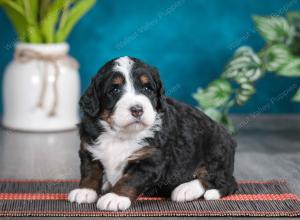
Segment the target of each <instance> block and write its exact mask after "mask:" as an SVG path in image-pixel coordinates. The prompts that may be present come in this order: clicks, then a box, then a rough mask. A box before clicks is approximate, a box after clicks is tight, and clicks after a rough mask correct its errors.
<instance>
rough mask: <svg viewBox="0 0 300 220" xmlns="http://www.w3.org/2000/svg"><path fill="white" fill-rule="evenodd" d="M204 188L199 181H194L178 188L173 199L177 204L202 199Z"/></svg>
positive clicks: (173, 193) (173, 194)
mask: <svg viewBox="0 0 300 220" xmlns="http://www.w3.org/2000/svg"><path fill="white" fill-rule="evenodd" d="M203 194H204V188H203V186H202V184H201V183H200V181H199V180H192V181H190V182H187V183H183V184H180V185H179V186H177V187H176V188H175V189H174V190H173V191H172V194H171V199H172V200H173V201H176V202H184V201H191V200H195V199H198V198H200V197H201V196H202V195H203Z"/></svg>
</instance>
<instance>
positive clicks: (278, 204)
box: [0, 179, 300, 217]
mask: <svg viewBox="0 0 300 220" xmlns="http://www.w3.org/2000/svg"><path fill="white" fill-rule="evenodd" d="M77 187H78V180H11V179H2V180H1V179H0V216H266V217H267V216H278V217H284V216H300V200H299V198H298V197H297V196H296V195H295V194H292V193H291V192H290V190H289V188H288V186H287V183H286V181H282V180H272V181H240V182H239V188H238V191H237V192H236V193H235V194H234V195H230V196H227V197H224V198H222V199H221V200H216V201H205V200H203V199H199V200H197V201H192V202H184V203H177V202H172V201H170V200H169V199H168V198H160V197H146V196H141V197H139V198H138V200H137V201H136V202H135V203H134V204H133V205H132V206H131V207H130V208H129V209H128V210H126V211H120V212H110V211H100V210H97V208H96V205H95V204H81V205H78V204H75V203H73V204H72V203H69V202H68V201H66V198H67V193H68V192H69V191H70V190H71V189H74V188H77Z"/></svg>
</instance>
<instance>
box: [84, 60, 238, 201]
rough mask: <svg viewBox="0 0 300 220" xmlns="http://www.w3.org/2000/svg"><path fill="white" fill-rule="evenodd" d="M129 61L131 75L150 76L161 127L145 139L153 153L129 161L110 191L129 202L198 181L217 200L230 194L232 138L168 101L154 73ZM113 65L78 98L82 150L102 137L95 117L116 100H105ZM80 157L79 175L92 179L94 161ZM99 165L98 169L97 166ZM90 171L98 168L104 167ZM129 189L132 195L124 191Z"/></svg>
mask: <svg viewBox="0 0 300 220" xmlns="http://www.w3.org/2000/svg"><path fill="white" fill-rule="evenodd" d="M131 59H132V60H134V62H135V66H134V68H135V70H139V69H142V70H143V71H144V72H145V71H146V73H147V74H149V75H150V76H151V82H150V83H152V84H153V94H147V96H148V97H149V99H150V100H151V102H152V104H153V106H154V107H155V109H156V110H157V112H159V113H160V115H161V119H162V126H161V129H160V130H159V131H157V132H156V133H155V135H154V137H153V138H146V140H145V141H146V142H147V143H148V144H147V146H146V147H151V148H152V149H153V150H152V151H151V153H150V154H145V156H143V157H140V159H139V158H137V159H135V160H130V161H129V162H128V164H127V166H126V168H125V169H124V171H123V177H122V178H121V179H120V180H119V181H118V182H117V184H116V185H115V186H113V188H112V191H113V192H116V193H118V194H124V195H126V196H129V197H130V198H132V199H134V198H135V197H136V196H138V195H140V194H141V193H146V192H151V193H156V194H159V195H164V196H167V195H170V192H171V191H172V190H173V189H174V188H175V187H176V186H178V185H180V184H182V183H184V182H188V181H191V180H193V179H196V178H198V179H199V180H200V181H201V182H202V183H203V185H204V186H205V187H206V189H218V190H219V192H220V194H221V196H225V195H228V194H231V193H233V192H234V191H235V190H236V188H237V184H236V182H235V179H234V177H233V170H234V154H235V148H236V142H235V141H234V140H233V138H232V137H231V136H230V135H229V134H228V132H227V131H226V129H225V128H224V127H223V126H221V125H219V124H217V123H216V122H215V121H213V120H211V119H210V118H209V117H208V116H206V115H205V114H204V113H202V112H201V111H200V110H198V109H196V108H194V107H191V106H189V105H186V104H184V103H181V102H179V101H176V100H174V99H171V98H169V97H166V96H165V95H164V89H163V86H162V83H161V81H160V78H159V74H158V71H157V70H156V69H155V68H153V67H150V66H149V65H147V64H145V63H143V62H142V61H140V60H138V59H136V58H131ZM113 61H114V60H112V61H110V62H108V63H107V64H106V65H105V66H104V67H103V68H101V69H100V70H99V72H98V74H97V75H96V76H95V78H94V79H93V81H92V84H91V86H90V87H89V89H88V90H87V92H86V93H85V94H84V95H83V97H82V98H81V101H80V106H81V109H82V111H83V113H84V115H83V118H82V122H81V123H80V125H79V128H80V137H81V141H82V143H83V145H84V144H89V145H92V144H93V143H94V142H95V141H96V139H97V138H98V137H99V136H101V134H103V133H104V132H105V130H104V128H103V127H102V126H101V124H100V123H99V122H98V119H99V116H100V115H101V113H102V112H103V111H104V110H106V111H109V112H112V111H113V107H114V104H115V103H116V102H117V100H118V97H114V98H112V97H109V96H107V95H106V94H107V93H108V90H107V89H108V87H109V83H108V82H109V80H110V78H111V77H113V76H112V74H110V71H111V68H112V66H113ZM82 152H86V153H89V152H88V151H87V150H86V149H85V148H84V147H82V149H81V162H82V167H81V172H82V173H83V174H82V177H83V178H84V177H85V176H90V175H89V174H86V173H87V172H90V173H91V172H94V171H93V170H92V169H91V166H92V165H93V166H94V164H93V163H94V161H92V159H91V157H89V156H87V155H86V154H84V153H82ZM97 163H99V164H101V162H100V161H97ZM94 167H97V168H99V169H100V168H101V167H102V166H101V165H99V166H94ZM94 173H95V172H94ZM101 173H102V172H101ZM98 179H99V181H100V180H101V179H102V178H100V177H99V178H98ZM82 182H84V180H82ZM99 185H100V186H101V183H100V184H99ZM100 186H98V187H100ZM81 187H85V186H84V185H82V186H81ZM128 188H130V189H133V191H130V193H129V191H128V192H127V193H126V192H124V191H126V190H124V189H128ZM122 189H123V190H122ZM95 190H97V191H98V190H99V189H95Z"/></svg>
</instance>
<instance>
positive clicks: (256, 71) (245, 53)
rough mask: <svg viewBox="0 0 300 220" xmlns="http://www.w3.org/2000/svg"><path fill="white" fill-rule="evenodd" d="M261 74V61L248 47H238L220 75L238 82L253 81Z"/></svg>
mask: <svg viewBox="0 0 300 220" xmlns="http://www.w3.org/2000/svg"><path fill="white" fill-rule="evenodd" d="M262 74H263V71H262V61H261V59H260V58H259V57H258V56H257V55H256V54H255V53H254V51H253V50H252V49H251V48H250V47H241V48H239V49H238V50H237V51H236V52H235V54H234V56H233V58H232V59H231V61H230V62H229V63H228V64H227V66H226V67H225V71H224V73H223V74H222V77H224V78H228V79H233V80H235V81H236V82H237V83H238V84H243V83H248V82H254V81H256V80H257V79H259V78H260V77H261V76H262Z"/></svg>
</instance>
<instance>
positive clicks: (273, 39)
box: [253, 16, 293, 44]
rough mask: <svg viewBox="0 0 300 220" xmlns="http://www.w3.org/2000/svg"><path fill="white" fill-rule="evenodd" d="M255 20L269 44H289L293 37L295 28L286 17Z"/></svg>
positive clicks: (258, 17)
mask: <svg viewBox="0 0 300 220" xmlns="http://www.w3.org/2000/svg"><path fill="white" fill-rule="evenodd" d="M253 20H254V22H255V24H256V28H257V30H258V31H259V33H260V34H261V35H262V36H263V37H264V38H265V40H266V41H267V43H270V44H273V43H289V42H290V41H291V39H292V37H293V28H292V27H291V26H290V25H289V23H288V21H287V20H286V19H285V18H284V17H274V16H267V17H265V16H253Z"/></svg>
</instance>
